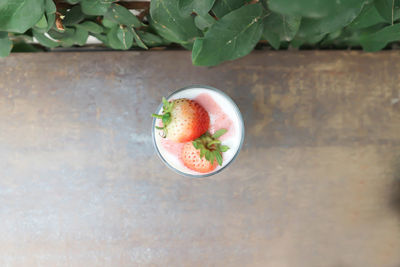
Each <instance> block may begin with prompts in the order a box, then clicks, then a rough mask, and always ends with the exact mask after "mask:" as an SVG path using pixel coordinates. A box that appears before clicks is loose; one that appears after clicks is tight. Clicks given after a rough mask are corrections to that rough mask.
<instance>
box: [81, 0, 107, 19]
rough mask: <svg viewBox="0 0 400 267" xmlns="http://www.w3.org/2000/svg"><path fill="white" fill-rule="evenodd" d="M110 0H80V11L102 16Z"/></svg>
mask: <svg viewBox="0 0 400 267" xmlns="http://www.w3.org/2000/svg"><path fill="white" fill-rule="evenodd" d="M111 3H112V0H82V2H81V7H82V12H83V13H84V14H86V15H93V16H102V15H104V14H106V13H107V10H108V8H109V7H110V6H111Z"/></svg>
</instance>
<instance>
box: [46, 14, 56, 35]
mask: <svg viewBox="0 0 400 267" xmlns="http://www.w3.org/2000/svg"><path fill="white" fill-rule="evenodd" d="M46 16H47V24H48V26H47V28H46V32H48V31H49V30H50V29H51V27H53V25H54V23H55V21H56V14H47V15H46Z"/></svg>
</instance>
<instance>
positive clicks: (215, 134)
mask: <svg viewBox="0 0 400 267" xmlns="http://www.w3.org/2000/svg"><path fill="white" fill-rule="evenodd" d="M227 131H228V130H227V129H219V130H218V131H216V132H215V133H214V134H213V135H212V138H214V139H218V138H220V137H221V136H223V135H224V134H225V133H226V132H227Z"/></svg>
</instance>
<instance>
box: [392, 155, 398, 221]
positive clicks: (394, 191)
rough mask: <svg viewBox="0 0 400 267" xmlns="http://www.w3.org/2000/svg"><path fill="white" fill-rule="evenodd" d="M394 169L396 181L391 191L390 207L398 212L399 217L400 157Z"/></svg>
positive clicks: (395, 162)
mask: <svg viewBox="0 0 400 267" xmlns="http://www.w3.org/2000/svg"><path fill="white" fill-rule="evenodd" d="M393 168H394V172H393V174H394V177H393V178H394V180H393V185H392V186H393V187H392V189H391V190H392V191H391V196H390V205H391V207H392V208H393V209H394V210H395V211H396V212H397V215H398V216H400V156H398V157H397V158H396V160H395V161H394V166H393Z"/></svg>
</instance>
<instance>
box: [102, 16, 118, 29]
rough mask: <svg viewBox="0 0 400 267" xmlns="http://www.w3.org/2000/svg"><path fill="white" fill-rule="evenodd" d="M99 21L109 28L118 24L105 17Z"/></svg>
mask: <svg viewBox="0 0 400 267" xmlns="http://www.w3.org/2000/svg"><path fill="white" fill-rule="evenodd" d="M101 23H102V24H103V26H104V27H106V28H109V29H111V28H113V27H115V26H117V25H118V23H116V22H114V21H112V20H109V19H107V18H103V20H102V21H101Z"/></svg>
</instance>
